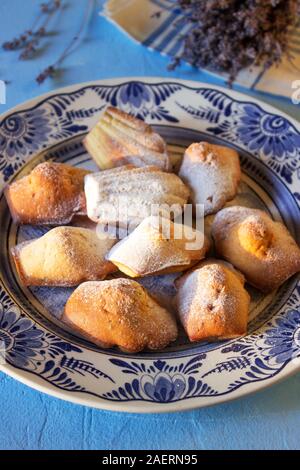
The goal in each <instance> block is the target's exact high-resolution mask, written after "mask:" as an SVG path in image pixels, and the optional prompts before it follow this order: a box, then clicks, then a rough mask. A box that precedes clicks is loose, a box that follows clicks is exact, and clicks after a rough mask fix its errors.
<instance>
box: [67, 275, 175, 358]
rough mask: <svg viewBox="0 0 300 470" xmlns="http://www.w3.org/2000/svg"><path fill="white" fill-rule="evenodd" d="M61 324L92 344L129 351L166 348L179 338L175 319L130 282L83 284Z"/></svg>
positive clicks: (128, 280) (120, 280)
mask: <svg viewBox="0 0 300 470" xmlns="http://www.w3.org/2000/svg"><path fill="white" fill-rule="evenodd" d="M62 321H64V322H65V323H67V324H69V325H70V326H71V327H72V328H74V330H77V331H78V332H79V333H80V334H81V335H82V336H84V337H85V338H87V339H89V340H90V341H92V342H93V343H96V344H98V345H100V346H102V347H110V346H119V347H120V348H121V349H122V350H124V351H128V352H138V351H142V350H143V349H145V348H148V349H163V348H165V347H166V346H167V345H168V344H169V343H171V342H172V341H175V340H176V338H177V325H176V321H175V319H174V317H173V316H172V315H171V314H170V313H169V312H168V311H167V310H166V309H165V308H162V307H161V306H160V305H159V304H158V303H157V302H156V301H155V300H153V299H152V297H150V295H149V294H148V293H147V291H146V290H145V289H144V288H143V287H142V286H141V285H140V284H138V283H137V282H135V281H133V280H131V279H121V278H119V279H113V280H111V281H102V282H86V283H84V284H81V285H80V286H79V287H78V288H77V289H76V290H75V292H74V293H73V294H72V295H71V297H70V298H69V300H68V302H67V304H66V307H65V312H64V315H63V317H62Z"/></svg>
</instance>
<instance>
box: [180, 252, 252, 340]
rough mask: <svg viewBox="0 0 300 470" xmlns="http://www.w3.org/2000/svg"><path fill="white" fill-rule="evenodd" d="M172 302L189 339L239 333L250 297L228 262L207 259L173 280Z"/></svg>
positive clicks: (228, 337) (223, 337)
mask: <svg viewBox="0 0 300 470" xmlns="http://www.w3.org/2000/svg"><path fill="white" fill-rule="evenodd" d="M176 284H177V289H178V292H177V296H176V304H177V308H178V313H179V317H180V320H181V323H182V325H183V327H184V329H185V331H186V334H187V335H188V337H189V339H190V341H202V340H206V341H212V340H216V339H230V338H235V337H238V336H242V335H244V334H245V333H246V331H247V323H248V315H249V303H250V297H249V294H248V292H247V291H246V289H245V288H244V277H243V275H241V274H240V273H239V272H237V271H236V270H235V269H234V268H233V267H232V266H231V265H230V264H229V263H226V262H224V261H219V260H214V259H209V260H205V261H202V262H201V263H200V264H199V266H197V268H196V269H195V270H193V271H191V272H188V273H187V274H184V275H183V276H182V277H181V278H180V279H178V280H177V281H176Z"/></svg>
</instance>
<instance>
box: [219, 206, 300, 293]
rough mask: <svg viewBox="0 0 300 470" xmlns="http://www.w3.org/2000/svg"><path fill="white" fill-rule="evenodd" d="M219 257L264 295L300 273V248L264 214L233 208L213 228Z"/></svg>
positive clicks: (228, 209) (285, 231)
mask: <svg viewBox="0 0 300 470" xmlns="http://www.w3.org/2000/svg"><path fill="white" fill-rule="evenodd" d="M212 235H213V238H214V241H215V246H216V250H217V252H218V254H219V255H220V256H222V258H225V259H226V260H228V261H229V262H230V263H232V264H233V265H234V266H235V267H236V268H238V269H239V270H240V271H241V272H242V273H243V274H244V275H245V277H246V279H247V281H248V282H249V283H250V284H252V285H253V286H255V287H257V288H258V289H260V290H262V291H263V292H269V291H272V290H274V289H277V288H278V287H279V286H280V285H281V284H282V283H283V282H284V281H286V280H287V279H288V278H289V277H291V276H292V275H293V274H295V273H297V272H299V271H300V248H299V247H298V245H297V243H296V241H295V240H294V239H293V237H292V236H291V234H290V233H289V231H288V230H287V228H286V227H285V226H284V225H283V224H282V223H281V222H276V221H274V220H272V219H271V217H270V216H269V215H268V214H267V213H266V212H264V211H261V210H258V209H249V208H247V207H241V206H232V207H228V208H225V209H223V210H222V211H220V212H219V213H218V214H217V215H216V217H215V220H214V223H213V226H212Z"/></svg>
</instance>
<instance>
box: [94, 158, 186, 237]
mask: <svg viewBox="0 0 300 470" xmlns="http://www.w3.org/2000/svg"><path fill="white" fill-rule="evenodd" d="M189 194H190V191H189V189H188V188H187V186H186V185H185V184H184V183H183V182H182V181H181V179H180V178H179V177H178V176H176V175H174V174H173V173H165V172H163V171H161V170H159V169H158V168H156V167H152V166H147V167H144V168H134V167H132V166H131V165H127V166H122V167H120V168H114V169H112V170H105V171H101V172H100V173H93V174H90V175H87V176H86V178H85V195H86V201H87V214H88V216H89V218H90V219H91V220H93V221H94V222H99V223H101V224H112V225H115V224H119V225H120V226H125V227H126V226H127V225H129V226H130V227H131V228H134V227H137V226H138V225H139V224H140V223H141V222H142V221H143V220H144V219H145V218H146V217H148V216H149V215H151V214H153V211H154V209H155V206H154V205H155V204H156V205H160V206H161V205H164V206H163V207H162V215H165V212H164V211H168V210H169V207H170V206H172V208H173V213H174V215H175V216H176V215H179V214H181V212H182V210H183V206H184V204H185V203H186V202H187V200H188V197H189Z"/></svg>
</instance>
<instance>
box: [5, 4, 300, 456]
mask: <svg viewBox="0 0 300 470" xmlns="http://www.w3.org/2000/svg"><path fill="white" fill-rule="evenodd" d="M87 1H88V0H76V1H74V0H73V1H72V0H66V1H65V3H66V8H65V9H64V11H63V12H62V13H61V14H60V15H57V16H56V17H55V18H54V19H53V21H52V23H51V24H50V29H51V31H52V33H53V34H51V35H50V36H47V37H46V38H45V39H44V40H43V47H42V50H41V51H40V52H39V53H38V55H37V57H36V58H35V59H34V60H29V61H20V60H18V56H19V53H18V52H5V51H3V50H2V49H1V50H0V79H2V80H6V81H7V82H8V85H7V102H6V104H5V105H3V104H0V112H4V111H6V110H7V109H9V108H11V107H13V106H15V105H17V104H19V103H21V102H23V101H25V100H28V99H30V98H32V97H34V96H38V95H40V94H42V93H45V92H47V91H50V90H54V89H57V88H59V87H62V86H66V85H70V84H73V83H78V82H83V81H89V80H96V79H101V78H109V77H125V76H162V77H168V78H170V77H177V78H183V79H190V80H197V81H203V82H208V83H213V84H217V85H223V84H224V83H223V82H222V80H220V79H216V78H212V77H211V76H210V75H208V74H206V73H203V72H201V71H198V70H195V69H193V68H192V67H189V66H187V65H186V66H182V67H181V68H178V69H177V70H175V71H173V72H168V71H167V65H168V61H169V60H168V58H166V57H162V56H161V55H160V54H159V53H157V52H151V51H149V50H147V49H146V48H145V47H143V46H141V45H138V44H136V43H134V42H133V41H132V40H130V39H129V38H128V37H126V36H125V35H124V34H123V33H122V32H121V31H119V30H117V29H116V28H115V27H114V26H113V25H112V24H111V23H110V22H108V21H107V20H106V19H105V18H103V17H100V16H98V11H99V10H100V6H101V3H102V2H101V1H100V0H99V1H96V0H95V2H94V12H93V15H92V16H91V19H90V21H89V24H88V26H87V28H86V30H85V35H84V38H83V40H82V41H81V42H80V44H79V45H78V47H77V48H76V49H75V50H74V51H73V53H72V54H70V55H69V56H68V57H67V59H66V60H65V61H64V63H63V65H62V67H61V70H60V72H59V74H58V76H57V77H56V78H55V79H48V80H46V81H45V82H44V83H43V84H42V85H40V86H39V85H38V84H37V83H36V82H35V77H36V76H37V75H38V74H39V73H40V72H41V71H42V70H43V69H44V68H45V67H47V66H49V65H51V64H52V63H53V62H55V60H56V58H57V57H58V56H59V54H60V53H61V52H62V49H63V48H64V45H65V44H67V43H68V41H69V40H70V39H71V38H72V36H73V35H74V33H76V31H77V29H78V27H79V24H80V21H81V17H82V15H83V12H84V10H85V7H86V4H87ZM39 3H40V2H39V1H38V0H26V2H24V0H1V2H0V43H2V42H4V41H6V40H9V39H12V38H13V37H14V36H17V35H18V34H19V33H20V32H23V31H24V30H25V29H27V28H28V27H30V25H31V23H32V20H33V18H34V15H35V14H36V13H37V12H38V9H39ZM239 90H240V91H246V92H247V93H248V94H250V95H251V96H255V97H257V98H260V99H262V100H263V101H266V102H268V103H270V104H272V105H274V106H276V107H277V108H279V109H281V110H284V111H285V112H287V113H289V114H290V115H292V116H294V117H296V118H297V117H298V119H299V116H300V111H299V110H300V108H299V105H298V106H297V105H293V104H292V102H291V101H290V100H288V99H284V98H275V97H272V96H271V95H267V94H262V93H257V92H251V91H249V90H241V89H239ZM299 392H300V375H299V374H298V375H295V376H294V377H292V378H290V379H288V380H286V381H284V382H282V383H280V384H278V385H275V386H274V387H272V388H270V389H267V390H264V391H262V392H259V393H257V394H255V395H251V396H248V397H246V398H243V399H240V400H237V401H234V402H230V403H226V404H223V405H219V406H217V407H213V408H206V409H200V410H194V411H190V412H184V413H177V414H161V415H130V414H129V415H128V414H122V413H113V412H107V411H101V410H94V409H89V408H85V407H82V406H78V405H73V404H71V403H67V402H63V401H60V400H57V399H55V398H52V397H48V396H46V395H44V394H42V393H39V392H37V391H34V390H31V389H30V388H28V387H26V386H24V385H22V384H20V383H18V382H16V381H15V380H13V379H11V378H10V377H8V376H6V375H4V374H3V373H0V396H1V409H0V449H106V450H112V449H124V450H127V449H172V450H174V449H192V450H195V449H299V447H300V442H299V429H300V402H299Z"/></svg>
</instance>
